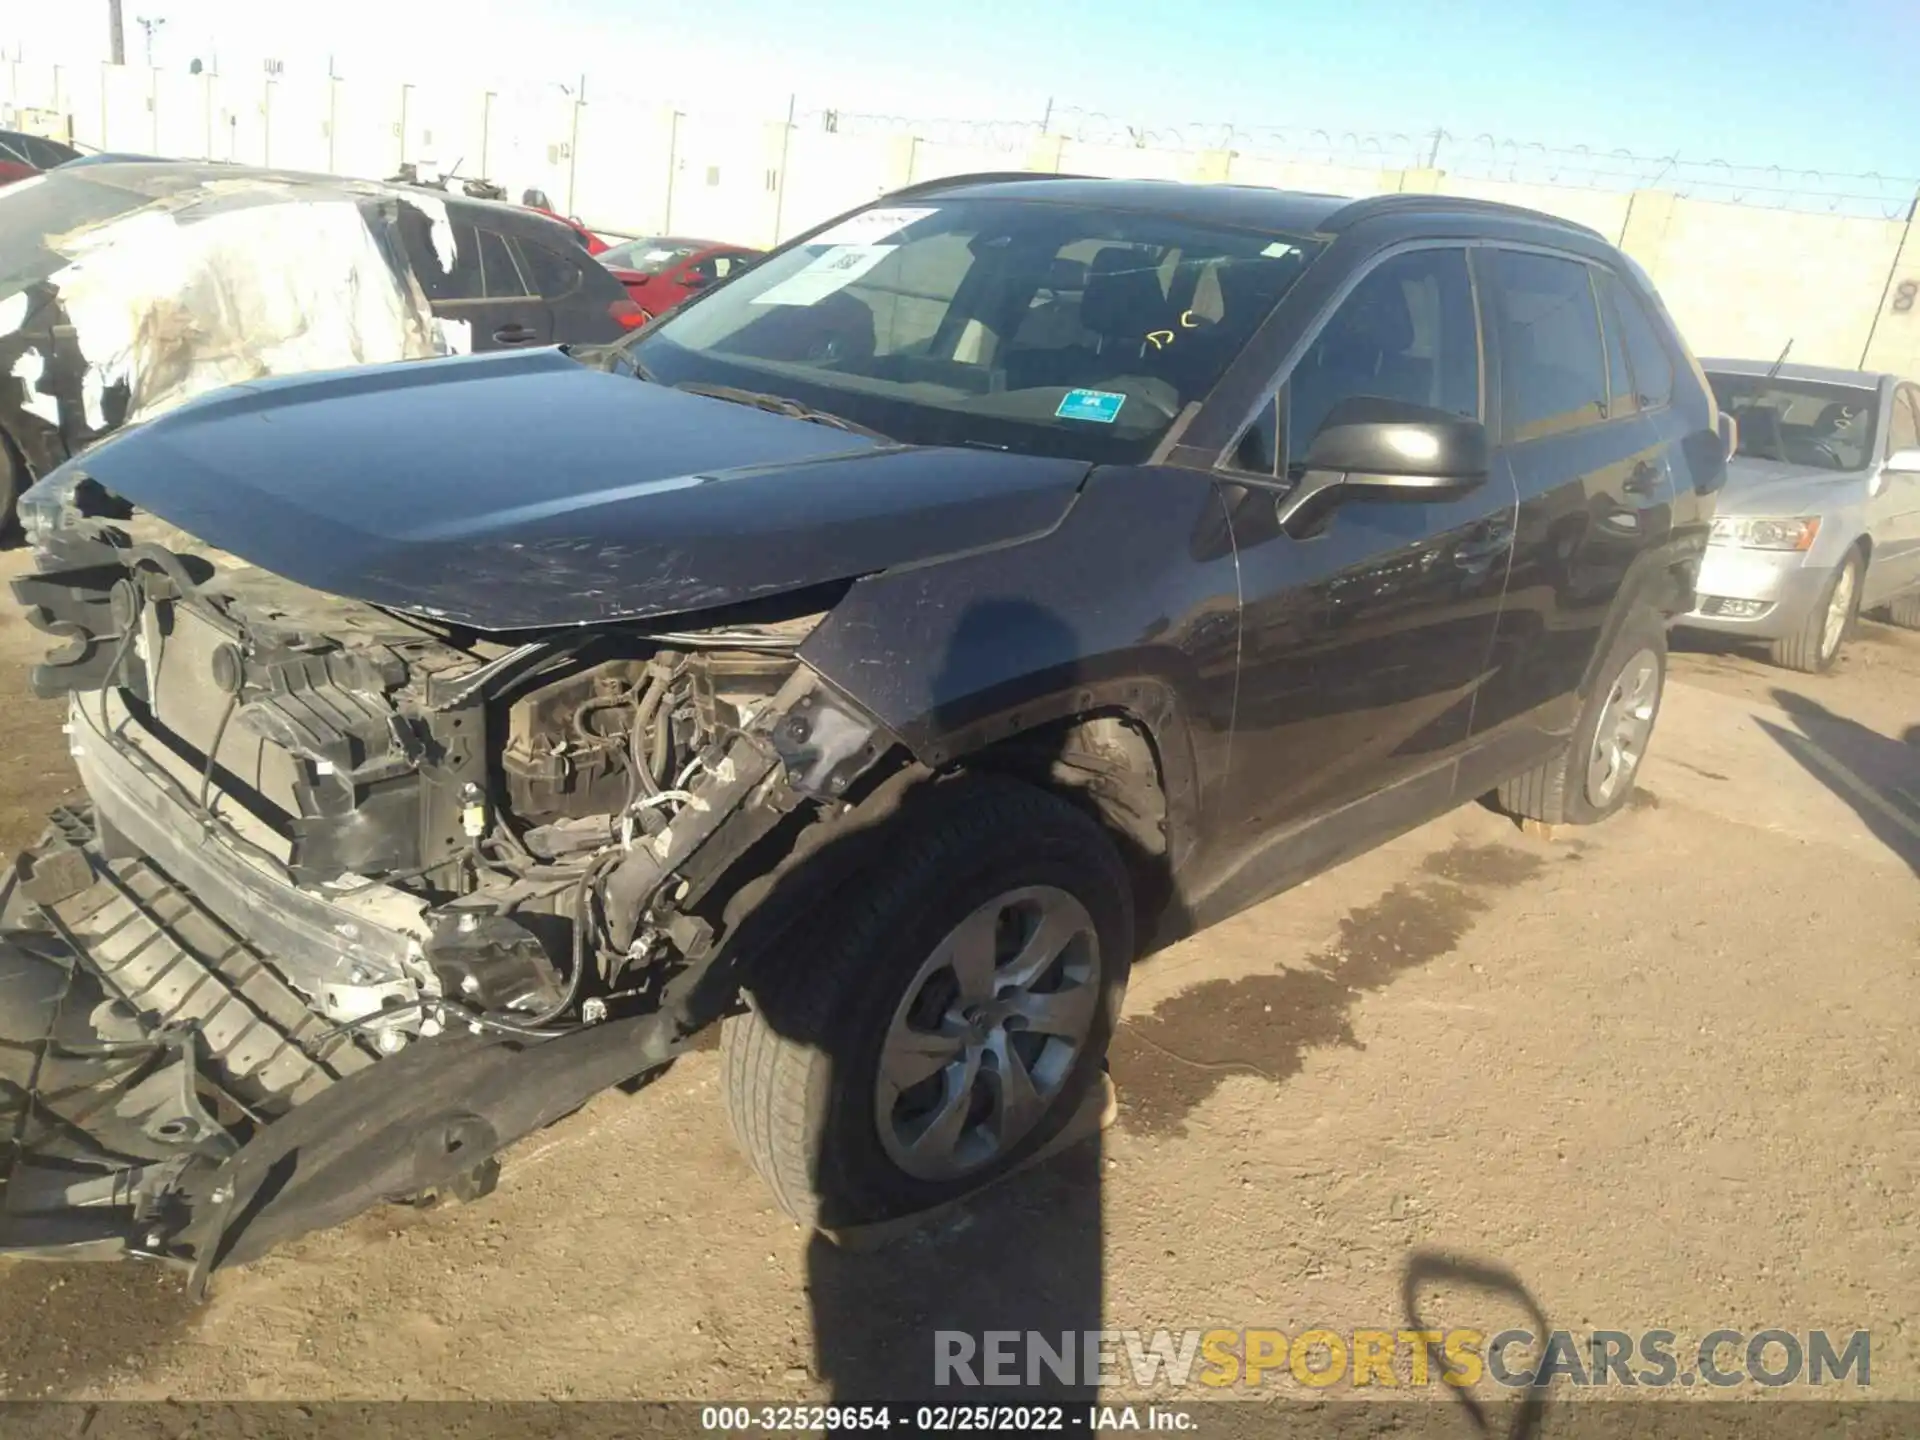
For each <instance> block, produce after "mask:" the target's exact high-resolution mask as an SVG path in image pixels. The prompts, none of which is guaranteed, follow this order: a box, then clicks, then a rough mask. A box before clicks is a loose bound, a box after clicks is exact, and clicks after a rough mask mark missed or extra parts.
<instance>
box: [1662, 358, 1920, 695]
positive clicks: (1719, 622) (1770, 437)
mask: <svg viewBox="0 0 1920 1440" xmlns="http://www.w3.org/2000/svg"><path fill="white" fill-rule="evenodd" d="M1701 363H1702V367H1703V368H1704V369H1705V370H1706V372H1707V378H1708V379H1709V380H1710V381H1712V383H1713V389H1714V394H1715V395H1716V396H1718V398H1719V401H1720V408H1721V409H1722V410H1723V411H1725V412H1726V413H1727V414H1729V415H1731V416H1732V417H1733V418H1734V420H1735V422H1736V423H1737V425H1738V428H1739V438H1738V449H1737V450H1736V451H1735V453H1734V457H1733V461H1732V463H1731V464H1730V465H1729V466H1728V472H1727V484H1726V488H1725V490H1723V491H1722V492H1721V494H1720V501H1719V508H1718V512H1717V515H1716V518H1715V520H1714V522H1713V536H1712V540H1711V542H1710V543H1709V544H1708V546H1707V553H1706V558H1705V559H1704V560H1703V561H1702V562H1701V566H1700V578H1699V582H1698V584H1697V585H1696V587H1695V588H1696V591H1697V600H1696V604H1695V608H1694V610H1693V612H1692V613H1691V614H1689V615H1687V616H1685V617H1684V618H1683V619H1682V620H1681V621H1680V623H1681V624H1682V625H1683V626H1686V627H1688V628H1690V629H1697V630H1715V631H1719V632H1721V633H1723V634H1730V635H1743V636H1746V637H1749V638H1751V639H1756V640H1766V641H1769V642H1770V643H1771V647H1772V652H1773V659H1774V662H1775V663H1776V664H1780V665H1785V666H1788V667H1790V668H1792V669H1795V670H1806V671H1821V670H1826V669H1828V668H1830V667H1831V666H1832V664H1833V662H1834V661H1835V659H1837V658H1838V657H1839V654H1840V650H1841V646H1842V645H1843V644H1844V643H1845V641H1846V638H1847V635H1848V633H1849V631H1850V630H1851V629H1852V626H1853V622H1854V617H1855V616H1857V615H1858V614H1859V613H1860V612H1861V611H1862V610H1884V611H1885V612H1886V613H1887V615H1888V618H1890V619H1892V620H1893V621H1894V622H1895V623H1896V624H1903V625H1907V626H1909V627H1912V628H1920V387H1916V386H1914V385H1913V384H1911V383H1909V382H1908V381H1905V380H1902V379H1901V378H1900V377H1899V376H1897V375H1884V374H1874V373H1871V372H1866V371H1858V370H1829V369H1824V368H1821V367H1818V366H1811V365H1770V364H1768V363H1767V362H1766V361H1749V360H1706V361H1703V362H1701Z"/></svg>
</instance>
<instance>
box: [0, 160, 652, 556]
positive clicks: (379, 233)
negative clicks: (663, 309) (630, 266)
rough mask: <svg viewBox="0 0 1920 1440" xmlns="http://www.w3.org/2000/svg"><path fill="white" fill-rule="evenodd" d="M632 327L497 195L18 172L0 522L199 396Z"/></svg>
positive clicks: (622, 295)
mask: <svg viewBox="0 0 1920 1440" xmlns="http://www.w3.org/2000/svg"><path fill="white" fill-rule="evenodd" d="M643 318H644V316H643V315H642V312H641V311H640V310H639V307H638V306H636V305H634V304H633V303H632V302H631V301H629V300H628V299H627V295H626V291H625V290H624V289H623V288H622V287H621V286H620V284H619V282H618V281H616V280H614V279H613V278H612V277H611V276H610V275H608V274H607V272H606V271H605V269H604V268H603V267H601V266H599V265H596V264H594V263H593V262H592V260H591V258H590V257H589V256H588V255H587V253H586V251H585V249H584V248H583V246H582V245H581V243H580V241H579V238H578V237H577V235H576V234H575V233H574V232H573V231H572V230H571V229H570V228H569V227H567V226H565V225H563V224H561V223H559V222H557V221H555V220H551V219H549V218H548V217H546V216H543V215H540V214H537V213H535V212H533V211H530V210H526V209H523V208H521V207H519V206H514V205H500V204H493V203H490V202H487V201H479V200H469V199H462V198H456V197H453V196H448V195H444V194H442V193H439V192H437V191H432V190H427V189H414V188H410V187H405V186H395V185H387V184H372V183H365V182H360V181H354V180H342V179H337V178H331V177H321V176H311V175H298V174H291V173H281V172H269V171H260V170H246V169H240V168H237V167H233V166H224V165H200V164H175V163H167V162H162V163H129V164H101V165H91V166H84V167H79V168H76V169H74V170H72V171H64V170H63V171H55V172H52V173H49V174H45V175H39V176H35V177H33V178H31V179H28V180H24V181H21V182H20V183H18V184H16V185H11V186H9V187H7V188H6V189H5V190H4V191H0V526H4V525H5V523H6V522H7V521H9V520H10V519H11V516H12V511H13V505H14V502H15V500H16V499H17V497H18V495H19V493H20V492H21V491H22V490H23V489H25V488H26V486H27V485H28V484H30V483H31V482H32V481H33V480H35V479H38V478H39V477H40V476H42V475H45V474H46V473H48V472H49V471H50V470H52V469H53V468H54V467H55V466H56V465H58V464H59V463H60V462H61V461H63V460H66V459H68V458H70V457H71V456H73V455H75V454H77V453H79V451H81V450H82V449H84V448H85V447H86V446H87V445H89V444H91V443H93V442H94V441H95V440H98V439H99V438H100V437H101V436H102V435H105V434H107V433H109V432H110V431H112V430H115V429H117V428H119V427H120V426H122V425H129V424H133V423H136V422H138V421H142V420H147V419H150V418H152V417H153V416H155V415H159V414H162V413H164V412H165V411H167V410H170V409H172V408H173V407H174V406H176V405H179V404H180V403H181V402H183V401H185V400H189V399H191V398H193V397H194V396H196V395H200V394H204V393H206V392H207V391H210V390H216V389H219V388H220V387H221V386H225V385H234V384H239V383H243V382H245V381H249V380H258V379H262V378H264V377H266V376H271V375H291V374H298V373H301V372H304V371H311V370H329V369H337V368H341V367H345V366H352V365H367V364H374V363H378V362H383V361H391V360H417V359H424V358H426V357H429V356H434V355H446V354H458V353H462V352H465V351H469V350H493V349H504V348H510V347H517V346H537V345H547V344H553V343H555V342H577V343H587V344H592V343H599V342H604V341H609V340H614V339H617V338H619V337H620V336H621V335H622V334H624V333H625V332H626V331H627V330H628V329H631V328H633V327H634V326H636V325H638V324H639V323H640V321H641V320H642V319H643Z"/></svg>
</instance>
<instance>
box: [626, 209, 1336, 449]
mask: <svg viewBox="0 0 1920 1440" xmlns="http://www.w3.org/2000/svg"><path fill="white" fill-rule="evenodd" d="M1318 251H1319V246H1318V245H1317V244H1315V243H1314V242H1311V241H1308V240H1304V239H1300V238H1296V237H1292V236H1280V235H1274V234H1260V233H1253V232H1248V231H1240V230H1219V229H1210V228H1206V227H1203V226H1199V225H1195V224H1192V223H1190V222H1188V221H1185V220H1182V219H1179V218H1177V217H1175V216H1170V215H1155V214H1138V213H1132V212H1128V211H1120V210H1099V209H1089V208H1083V207H1077V206H1065V205H1058V204H1052V203H1047V202H1036V201H1019V200H929V201H928V202H927V203H925V204H923V205H913V206H896V207H886V208H876V209H871V210H866V211H862V212H860V213H859V214H857V215H854V216H853V217H851V218H850V219H847V220H843V221H841V222H839V223H838V224H836V225H834V226H832V227H831V228H830V229H829V230H828V231H826V232H823V233H822V234H820V235H818V236H816V237H815V238H814V239H812V240H811V241H809V242H808V243H807V244H805V245H803V246H796V247H795V248H793V249H791V250H788V251H786V252H784V253H782V254H780V255H776V256H774V257H773V258H772V259H769V260H765V261H762V262H761V263H760V264H759V265H758V266H757V267H756V268H754V269H753V270H750V271H748V272H747V273H746V274H745V275H743V276H742V277H741V278H740V279H738V280H735V281H733V282H731V283H730V284H728V285H727V286H725V287H724V288H722V289H719V290H716V291H714V292H712V293H711V294H710V295H708V296H706V297H704V298H702V299H701V300H699V301H698V302H697V303H695V304H692V305H689V306H687V307H686V308H685V309H683V310H681V311H678V312H675V313H673V314H671V315H669V316H667V317H666V318H664V319H663V320H661V321H659V322H658V323H656V324H655V325H654V326H653V327H652V328H650V329H648V330H647V331H645V332H644V333H643V334H642V335H641V337H640V338H639V339H637V340H636V341H635V343H634V345H633V348H632V350H631V351H630V352H629V353H630V354H631V355H632V357H633V358H634V359H635V360H636V361H638V362H639V364H640V365H641V366H642V367H643V368H644V370H645V371H646V373H647V374H648V375H649V376H650V377H651V378H652V379H654V380H656V381H658V382H660V383H662V384H668V385H675V384H685V383H698V384H707V385H713V384H720V385H729V386H734V387H737V388H739V389H743V390H753V391H758V392H762V393H769V394H774V395H778V396H781V397H783V398H785V399H790V400H794V401H798V402H800V403H801V404H804V405H807V406H810V407H812V408H815V409H818V410H823V411H827V412H830V413H833V414H836V415H839V416H842V417H844V418H846V419H849V420H852V421H855V422H857V423H859V424H861V425H865V426H870V427H871V428H873V429H874V430H877V431H879V432H881V433H882V434H884V435H887V436H890V437H892V438H893V439H895V440H898V441H901V442H903V443H907V444H915V445H955V444H965V443H971V444H978V445H993V446H999V447H1002V448H1006V449H1012V450H1019V451H1024V452H1028V453H1034V454H1049V455H1065V456H1072V457H1076V458H1082V459H1088V460H1094V461H1105V462H1114V461H1134V460H1139V459H1143V458H1145V456H1146V455H1147V454H1148V453H1150V452H1151V450H1152V448H1153V446H1154V444H1155V443H1156V442H1157V441H1158V439H1159V438H1160V436H1161V435H1163V434H1164V433H1165V432H1166V430H1167V428H1168V426H1170V425H1171V424H1172V423H1173V420H1174V417H1175V416H1176V415H1178V414H1179V413H1180V411H1181V409H1182V408H1183V407H1184V406H1186V405H1187V404H1189V403H1190V402H1192V401H1195V400H1198V399H1200V398H1202V397H1203V396H1205V395H1206V394H1207V392H1208V391H1209V390H1211V389H1212V388H1213V386H1214V384H1215V383H1216V382H1217V381H1218V380H1219V378H1220V375H1221V374H1222V372H1223V371H1224V370H1225V369H1226V367H1227V365H1228V364H1229V363H1230V362H1231V361H1232V359H1233V358H1234V356H1235V355H1237V354H1238V353H1239V351H1240V350H1241V348H1242V347H1243V346H1244V345H1245V344H1246V342H1247V340H1248V338H1249V337H1250V336H1251V335H1252V334H1253V331H1254V329H1255V328H1256V327H1257V326H1258V325H1259V323H1260V322H1261V321H1262V320H1263V319H1265V317H1266V316H1267V314H1268V313H1269V312H1270V311H1271V310H1272V309H1273V306H1274V304H1275V303H1276V302H1277V301H1278V300H1279V299H1280V297H1281V296H1282V295H1284V294H1285V293H1286V292H1287V290H1288V289H1289V288H1290V287H1291V286H1292V285H1293V283H1294V282H1295V281H1296V280H1297V279H1298V278H1299V276H1300V273H1301V272H1302V271H1303V270H1304V269H1305V268H1306V266H1307V263H1308V262H1309V261H1310V260H1311V259H1312V257H1313V256H1314V255H1316V254H1317V253H1318Z"/></svg>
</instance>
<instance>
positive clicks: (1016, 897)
mask: <svg viewBox="0 0 1920 1440" xmlns="http://www.w3.org/2000/svg"><path fill="white" fill-rule="evenodd" d="M939 790H941V791H945V792H946V793H945V794H940V793H936V794H935V795H934V796H933V797H932V798H931V799H930V800H929V802H928V803H927V805H925V806H924V807H922V808H921V810H920V811H919V813H918V814H917V815H914V814H909V816H908V817H907V818H904V819H902V820H901V821H898V822H896V830H895V832H894V833H893V834H892V835H890V836H888V837H886V858H885V859H884V860H882V861H881V862H880V864H878V865H877V866H876V867H874V868H872V869H869V870H867V871H865V872H863V873H862V875H861V876H860V878H859V880H858V882H857V885H858V889H857V891H856V892H854V893H852V894H849V895H847V896H845V897H843V899H842V901H841V902H840V903H839V904H837V905H835V906H833V907H831V908H830V910H829V911H828V912H827V913H825V914H823V915H822V917H821V919H820V923H819V924H818V925H817V926H816V927H814V928H813V929H812V930H811V931H810V934H809V937H808V938H807V939H806V940H805V941H804V942H802V943H801V944H800V945H799V946H798V947H796V949H795V951H794V952H792V953H790V954H788V955H785V956H782V957H780V958H779V959H778V960H776V961H775V962H774V963H773V965H772V966H770V967H769V968H768V971H767V972H765V973H763V974H762V975H761V976H760V977H759V978H758V979H757V980H756V981H755V982H754V984H753V985H752V986H750V991H751V993H750V997H749V1000H750V1007H751V1008H750V1009H749V1011H748V1013H746V1014H744V1015H740V1016H735V1017H733V1018H731V1019H729V1020H728V1021H727V1022H726V1024H725V1026H724V1027H723V1029H722V1032H721V1049H722V1052H723V1054H724V1058H725V1069H726V1086H727V1108H728V1115H729V1118H730V1120H731V1122H732V1126H733V1132H734V1136H735V1139H736V1140H737V1141H738V1143H739V1145H740V1148H741V1150H742V1151H743V1152H744V1153H745V1155H746V1157H747V1159H748V1161H749V1162H750V1163H751V1164H752V1165H753V1167H754V1169H755V1170H757V1171H758V1172H759V1173H760V1176H761V1178H762V1179H764V1180H765V1181H766V1182H767V1184H768V1186H769V1187H770V1188H771V1189H772V1191H773V1193H774V1196H775V1199H776V1200H777V1201H778V1202H779V1204H780V1206H781V1208H783V1209H784V1210H785V1211H786V1212H787V1213H788V1214H789V1215H792V1216H793V1217H794V1218H795V1219H798V1220H802V1221H806V1222H809V1223H814V1224H819V1225H824V1226H828V1227H838V1226H845V1225H852V1224H861V1223H866V1222H872V1221H879V1220H887V1219H893V1218H897V1217H900V1216H903V1215H907V1214H911V1213H913V1212H915V1211H919V1210H926V1209H931V1208H933V1207H934V1206H937V1205H940V1204H944V1203H946V1202H947V1201H949V1200H952V1199H955V1198H958V1197H959V1196H961V1195H963V1194H966V1193H968V1192H969V1191H972V1190H974V1189H977V1188H979V1187H980V1186H981V1185H984V1184H986V1183H988V1182H989V1181H991V1180H993V1179H996V1178H997V1177H999V1176H1001V1175H1003V1174H1005V1173H1007V1172H1008V1171H1009V1170H1012V1169H1014V1168H1016V1167H1017V1166H1019V1165H1020V1164H1021V1163H1022V1162H1024V1161H1025V1160H1026V1159H1028V1158H1029V1157H1031V1156H1032V1155H1033V1154H1034V1153H1035V1152H1036V1151H1038V1150H1040V1149H1041V1148H1042V1147H1044V1146H1045V1145H1046V1144H1047V1143H1048V1142H1049V1141H1051V1140H1052V1139H1053V1138H1054V1137H1056V1136H1057V1135H1058V1134H1059V1133H1060V1132H1061V1130H1062V1129H1063V1128H1065V1126H1066V1125H1067V1124H1068V1122H1070V1121H1071V1120H1072V1119H1073V1117H1074V1115H1075V1113H1076V1112H1077V1111H1078V1109H1079V1108H1080V1105H1081V1103H1082V1102H1083V1101H1084V1100H1085V1098H1086V1096H1087V1094H1088V1090H1089V1087H1090V1086H1091V1085H1092V1083H1093V1082H1094V1081H1095V1080H1096V1079H1097V1078H1098V1076H1099V1073H1100V1068H1101V1064H1102V1062H1103V1060H1104V1058H1105V1055H1106V1049H1107V1042H1108V1040H1109V1038H1110V1037H1111V1035H1112V1031H1113V1026H1114V1024H1115V1021H1116V1020H1117V1018H1118V1015H1119V1008H1120V1000H1121V997H1122V995H1123V994H1124V991H1125V986H1126V977H1127V970H1128V966H1129V964H1130V962H1131V959H1132V955H1133V944H1134V932H1133V904H1132V892H1131V889H1130V886H1129V880H1128V875H1127V871H1126V868H1125V866H1124V865H1123V864H1122V862H1121V859H1120V856H1119V854H1118V853H1117V852H1116V851H1115V849H1114V846H1113V844H1112V842H1111V841H1110V840H1109V839H1108V838H1107V836H1106V834H1105V832H1104V831H1102V830H1101V829H1100V827H1099V826H1098V825H1096V824H1095V823H1094V822H1093V821H1092V820H1091V819H1089V818H1088V817H1087V816H1086V815H1085V814H1083V813H1082V812H1080V811H1079V810H1076V809H1074V808H1073V807H1072V806H1070V805H1068V804H1067V803H1066V802H1064V801H1062V800H1059V799H1056V798H1055V797H1053V796H1051V795H1048V794H1046V793H1045V792H1043V791H1041V790H1037V789H1035V788H1033V787H1031V786H1027V785H1023V784H1019V783H1017V782H1014V781H1010V780H1003V779H999V778H997V777H972V778H967V779H962V780H960V781H957V782H953V783H951V784H946V785H943V786H941V787H939Z"/></svg>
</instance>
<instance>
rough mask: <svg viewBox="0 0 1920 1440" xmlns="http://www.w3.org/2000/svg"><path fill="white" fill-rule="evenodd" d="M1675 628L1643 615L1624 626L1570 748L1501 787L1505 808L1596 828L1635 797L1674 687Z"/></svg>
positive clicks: (1529, 816)
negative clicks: (1671, 646) (1670, 663)
mask: <svg viewBox="0 0 1920 1440" xmlns="http://www.w3.org/2000/svg"><path fill="white" fill-rule="evenodd" d="M1666 680H1667V631H1666V627H1665V626H1664V625H1663V624H1662V623H1661V622H1660V618H1659V617H1658V616H1657V615H1653V614H1651V613H1642V614H1638V615H1636V616H1634V618H1633V619H1631V620H1630V621H1628V622H1627V624H1626V625H1625V626H1624V627H1623V628H1622V629H1621V631H1620V634H1619V635H1618V636H1616V637H1615V639H1614V642H1613V645H1612V647H1611V648H1610V649H1609V650H1608V652H1607V658H1606V661H1605V662H1604V663H1603V664H1602V665H1601V667H1600V670H1599V677H1598V682H1597V683H1596V684H1595V685H1594V687H1593V690H1592V692H1591V693H1590V694H1589V695H1588V696H1587V701H1586V704H1585V705H1584V706H1582V707H1581V711H1580V719H1579V722H1578V723H1577V724H1576V725H1575V726H1574V731H1573V734H1572V736H1571V737H1570V738H1569V739H1568V741H1567V744H1566V748H1565V749H1563V750H1561V751H1560V752H1559V753H1558V754H1556V755H1555V756H1554V757H1553V758H1552V759H1550V760H1548V761H1546V762H1545V763H1544V764H1542V765H1540V766H1538V767H1537V768H1536V769H1533V770H1531V771H1529V772H1527V773H1526V774H1525V775H1521V776H1518V777H1517V778H1515V779H1512V780H1509V781H1507V782H1506V783H1505V784H1503V785H1501V786H1500V789H1499V791H1498V795H1497V798H1498V800H1499V803H1500V808H1501V809H1503V810H1505V811H1506V812H1507V813H1508V814H1509V815H1516V816H1519V817H1520V818H1521V819H1525V820H1538V821H1540V822H1542V823H1543V824H1548V825H1592V824H1594V823H1596V822H1597V821H1600V820H1604V819H1606V818H1607V817H1608V816H1609V815H1611V814H1613V813H1614V812H1615V811H1616V810H1618V809H1620V807H1621V806H1623V805H1625V804H1626V803H1627V799H1628V797H1629V796H1631V795H1632V794H1633V786H1634V781H1635V779H1636V778H1637V777H1638V775H1639V773H1640V762H1641V761H1642V760H1643V759H1645V758H1646V753H1647V746H1648V744H1649V743H1650V742H1651V741H1652V739H1653V726H1654V721H1655V720H1656V719H1658V718H1659V714H1660V698H1661V696H1662V695H1663V694H1665V692H1666Z"/></svg>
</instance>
